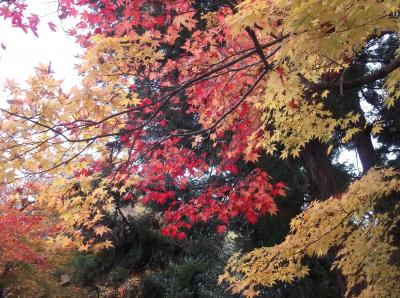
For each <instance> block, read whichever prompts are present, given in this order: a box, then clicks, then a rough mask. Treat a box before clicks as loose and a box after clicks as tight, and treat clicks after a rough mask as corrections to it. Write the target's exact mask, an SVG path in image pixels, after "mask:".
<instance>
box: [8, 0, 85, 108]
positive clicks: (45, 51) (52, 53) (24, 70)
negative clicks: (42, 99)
mask: <svg viewBox="0 0 400 298" xmlns="http://www.w3.org/2000/svg"><path fill="white" fill-rule="evenodd" d="M26 3H27V4H28V7H29V9H30V10H31V12H32V13H35V14H37V15H39V16H40V19H41V23H40V25H39V30H38V33H39V38H37V37H35V36H34V35H33V34H32V33H31V32H28V33H27V34H26V33H24V32H23V31H22V30H21V29H19V28H12V27H11V24H10V21H9V20H7V21H4V20H2V19H1V20H0V42H2V43H3V44H4V45H5V46H6V47H7V48H6V49H5V50H2V49H0V83H1V84H3V83H4V80H5V79H14V80H16V81H17V82H23V81H24V80H26V79H27V78H28V77H29V76H30V75H32V74H33V68H34V67H35V66H37V65H38V64H39V63H44V64H46V65H48V64H49V62H50V61H51V65H52V69H53V70H54V71H55V75H56V77H57V78H60V79H65V80H66V83H68V85H70V84H72V83H73V82H74V81H76V73H77V72H76V71H75V70H74V63H77V62H78V60H77V59H76V58H75V56H76V55H77V54H78V53H81V50H80V47H79V46H78V45H77V44H76V43H75V41H74V38H73V37H71V36H68V35H67V34H66V33H65V32H64V31H63V30H62V28H61V22H60V20H58V18H57V14H56V10H57V2H45V1H44V0H40V1H39V0H28V1H26ZM48 22H53V23H54V24H56V26H57V32H53V31H51V30H50V28H49V26H48V25H47V23H48ZM63 25H64V26H66V27H68V24H66V23H64V24H63ZM74 79H75V80H74ZM3 100H4V99H2V101H3Z"/></svg>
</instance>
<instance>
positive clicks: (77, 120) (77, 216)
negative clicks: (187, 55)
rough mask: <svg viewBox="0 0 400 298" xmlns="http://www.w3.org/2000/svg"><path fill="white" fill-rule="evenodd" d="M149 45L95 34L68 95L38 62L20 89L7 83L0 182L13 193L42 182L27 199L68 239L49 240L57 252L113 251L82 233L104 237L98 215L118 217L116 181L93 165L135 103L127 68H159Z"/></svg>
mask: <svg viewBox="0 0 400 298" xmlns="http://www.w3.org/2000/svg"><path fill="white" fill-rule="evenodd" d="M154 40H155V38H154V36H150V35H149V34H144V35H142V36H137V37H130V38H128V37H121V38H99V37H94V38H93V39H92V41H93V43H94V45H93V46H92V47H91V48H90V49H89V50H88V51H87V53H86V55H85V56H84V60H83V61H84V63H83V65H82V67H81V69H80V70H81V72H82V73H83V74H84V75H85V77H84V79H83V81H82V83H81V85H80V86H77V87H74V88H72V89H71V90H70V91H69V92H68V93H66V92H64V91H63V90H62V88H61V84H62V82H61V81H58V80H56V79H54V77H53V75H52V73H51V72H49V70H48V68H47V67H46V66H44V65H41V66H39V67H38V68H37V69H36V73H35V76H33V77H31V78H29V79H28V80H27V82H26V86H24V87H21V86H19V85H17V84H16V83H14V82H11V81H10V82H8V85H7V86H6V91H8V92H9V94H10V100H9V107H7V108H1V116H0V181H1V182H2V183H4V184H8V185H9V186H10V187H14V188H17V187H18V186H19V185H20V184H21V183H25V182H26V181H36V182H37V183H38V184H39V185H40V190H39V191H37V192H36V193H35V195H34V196H33V197H34V198H35V200H36V204H41V205H43V206H45V207H46V208H51V210H55V212H58V213H59V215H60V219H61V220H62V221H63V223H64V226H65V233H66V234H68V237H67V236H65V235H58V237H56V239H51V241H49V242H52V243H53V244H54V246H55V247H71V246H77V247H78V248H79V249H81V250H87V249H88V248H89V247H94V248H95V249H100V248H102V247H109V246H111V243H110V242H109V241H104V242H99V241H97V242H96V241H95V240H94V239H91V240H90V241H88V239H84V237H83V236H82V233H81V230H82V228H84V229H86V230H88V229H89V230H93V232H94V233H93V234H94V235H97V236H100V238H101V236H103V235H104V234H106V233H107V232H108V230H107V229H106V227H103V226H102V225H101V224H100V222H101V220H102V219H103V217H104V214H106V213H108V214H110V213H113V212H116V211H115V209H114V207H113V206H114V201H113V198H112V197H111V196H110V195H109V191H110V189H109V188H110V185H111V187H113V185H117V184H118V182H119V181H120V180H119V179H122V178H121V177H119V178H118V179H113V178H104V177H103V178H102V177H101V173H97V174H96V173H93V172H92V171H91V168H92V166H93V164H95V163H96V162H98V161H106V160H108V159H109V158H110V151H109V149H108V147H107V144H108V143H110V142H113V141H115V140H116V138H117V137H118V136H119V135H120V134H121V130H122V129H125V128H126V123H127V122H128V121H129V115H128V114H129V111H130V109H132V108H135V106H137V105H138V104H139V103H140V101H139V99H138V96H137V94H135V93H133V92H131V90H130V89H129V86H130V85H131V84H133V83H134V82H133V81H132V79H130V80H129V79H127V74H128V73H129V67H137V66H135V64H138V65H142V66H144V67H148V69H152V70H156V69H157V65H158V62H157V61H158V59H161V58H162V54H158V53H157V51H156V49H155V47H156V46H157V42H156V41H154ZM150 66H151V67H150ZM144 71H146V69H145V70H144ZM126 151H127V148H123V149H122V150H121V152H120V155H118V156H114V157H113V158H114V163H115V164H118V163H119V162H123V161H124V158H126V156H127V153H126ZM89 173H90V176H88V175H89ZM114 178H115V177H114ZM125 180H126V181H125V182H126V183H125V188H122V189H118V192H125V191H126V187H128V186H129V185H131V184H130V182H131V181H134V180H135V179H134V176H133V175H132V177H129V179H125ZM93 182H95V183H96V185H97V186H98V187H97V188H94V187H93ZM132 183H133V182H132ZM76 187H79V189H76ZM93 189H94V190H93ZM98 238H99V237H98Z"/></svg>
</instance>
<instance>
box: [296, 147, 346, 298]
mask: <svg viewBox="0 0 400 298" xmlns="http://www.w3.org/2000/svg"><path fill="white" fill-rule="evenodd" d="M326 152H327V151H326V148H325V147H324V146H323V145H322V144H321V143H320V142H319V141H318V140H312V141H310V142H309V143H308V144H307V145H306V146H305V148H304V150H303V159H304V163H305V166H306V170H307V172H308V173H309V175H310V179H311V183H312V185H314V187H315V189H314V191H312V192H314V195H315V196H314V198H315V199H318V200H326V199H328V198H329V197H331V196H334V195H337V194H339V193H340V187H339V185H338V183H337V180H336V177H335V175H334V172H333V170H332V166H331V162H330V160H329V158H328V155H327V153H326ZM334 256H335V252H334V251H332V252H331V253H330V254H329V255H328V258H329V261H330V262H331V261H333V259H334ZM335 276H336V282H337V286H338V290H339V292H340V296H341V297H344V293H345V292H346V281H345V279H344V277H343V275H342V274H341V273H340V272H339V271H335Z"/></svg>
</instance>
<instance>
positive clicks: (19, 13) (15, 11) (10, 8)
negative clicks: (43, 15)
mask: <svg viewBox="0 0 400 298" xmlns="http://www.w3.org/2000/svg"><path fill="white" fill-rule="evenodd" d="M26 8H27V5H26V4H25V3H24V2H23V1H18V0H8V1H2V2H1V4H0V17H3V18H4V19H9V20H10V21H11V24H12V26H13V27H17V28H20V29H22V30H23V31H24V32H25V33H27V32H28V29H29V30H30V31H31V32H32V33H33V34H34V35H36V36H38V34H37V26H38V24H39V17H38V16H37V15H36V14H28V15H26V14H25V12H26Z"/></svg>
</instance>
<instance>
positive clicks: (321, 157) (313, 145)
mask: <svg viewBox="0 0 400 298" xmlns="http://www.w3.org/2000/svg"><path fill="white" fill-rule="evenodd" d="M303 159H304V163H305V166H306V170H307V172H308V173H309V175H310V179H311V183H312V185H313V186H314V188H315V189H314V191H313V192H314V193H313V195H314V198H315V199H318V200H326V199H327V198H329V197H330V196H333V195H336V194H338V193H339V192H340V188H339V186H338V183H337V181H336V178H335V175H334V173H333V171H332V166H331V162H330V160H329V158H328V156H327V154H326V148H325V146H323V145H322V144H321V143H320V142H319V141H318V140H312V141H310V142H309V143H308V144H307V145H306V146H305V148H304V150H303Z"/></svg>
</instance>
